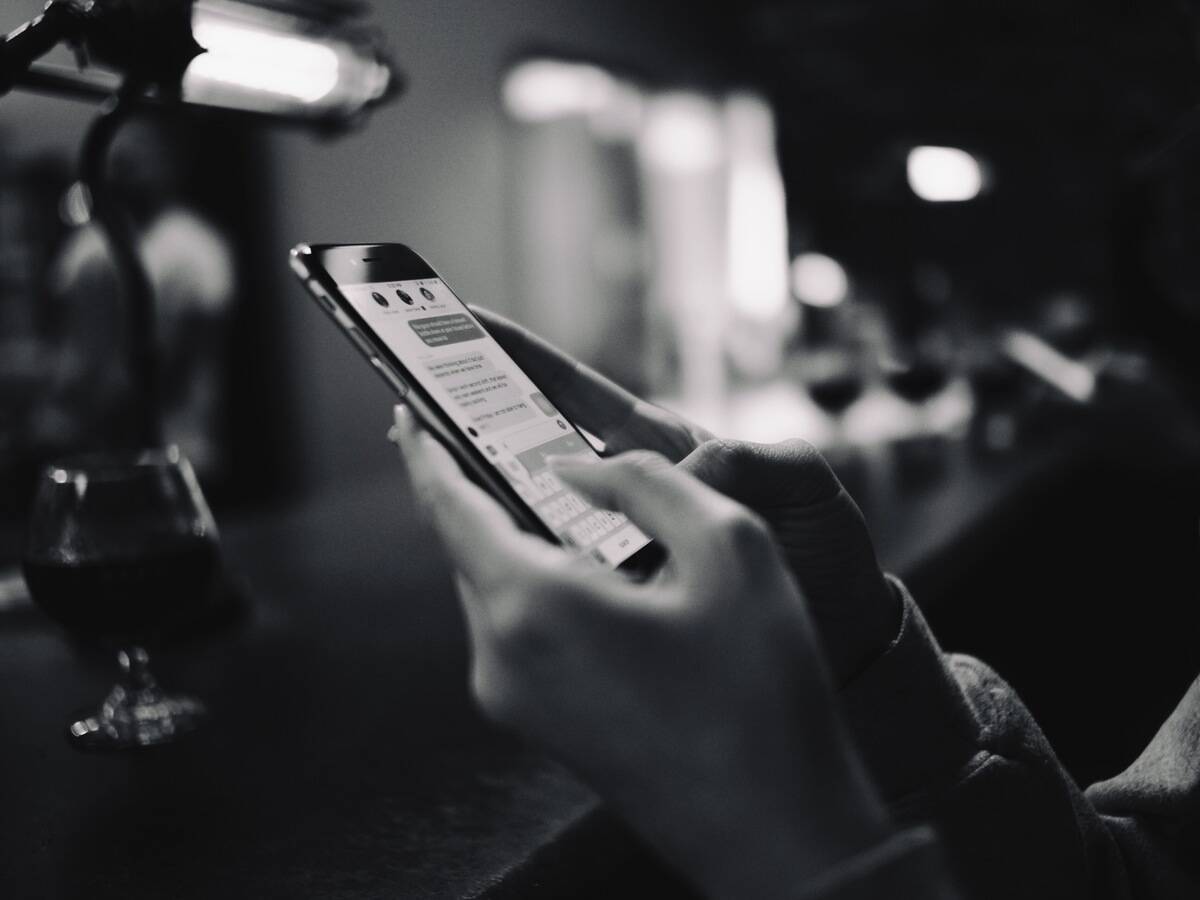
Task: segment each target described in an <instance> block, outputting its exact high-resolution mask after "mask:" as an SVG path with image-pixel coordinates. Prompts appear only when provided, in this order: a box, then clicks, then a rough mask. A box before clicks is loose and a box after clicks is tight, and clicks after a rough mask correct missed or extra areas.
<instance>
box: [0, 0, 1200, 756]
mask: <svg viewBox="0 0 1200 900" xmlns="http://www.w3.org/2000/svg"><path fill="white" fill-rule="evenodd" d="M265 5H267V6H271V7H273V8H280V7H285V8H286V7H291V8H293V9H303V10H305V11H306V12H313V11H316V12H322V11H324V12H325V13H327V14H328V13H330V12H331V11H332V12H333V13H336V12H338V11H339V10H340V11H345V9H346V8H347V6H348V5H347V4H339V3H321V2H317V0H303V2H300V0H297V2H293V3H286V2H272V3H270V4H265ZM40 6H41V3H40V2H39V0H8V2H6V3H5V4H4V6H3V9H0V30H3V31H8V30H11V29H13V28H15V27H17V26H18V25H20V24H21V23H22V22H24V21H26V20H28V19H30V18H31V17H33V16H34V15H36V13H37V12H38V10H39V8H40ZM371 9H372V14H371V17H370V20H371V22H372V23H373V24H374V25H377V26H378V28H379V30H380V32H381V34H380V40H381V42H382V45H383V46H384V47H386V48H387V52H388V53H389V55H391V56H392V58H394V59H395V60H396V61H397V62H398V64H399V66H400V67H401V68H402V69H403V71H404V72H405V73H406V76H407V78H408V81H409V84H408V88H407V92H406V94H405V95H404V96H403V97H402V98H400V100H399V101H398V102H394V103H391V104H389V105H386V106H383V107H381V108H380V109H378V110H376V111H375V112H374V113H373V114H372V115H371V117H370V118H369V119H367V120H365V121H364V122H362V123H361V127H360V128H358V129H356V130H353V131H351V132H350V133H349V134H346V135H342V136H339V137H337V138H336V139H334V138H332V137H329V138H321V137H314V136H312V135H310V134H307V133H304V132H301V131H299V130H296V129H289V128H287V127H279V128H264V127H262V126H261V125H260V124H258V123H247V122H244V121H242V120H240V119H230V118H221V117H220V116H216V115H209V114H204V115H201V114H197V113H189V112H172V113H170V114H162V115H155V116H146V117H142V118H140V119H139V120H138V121H137V122H136V123H134V124H133V125H132V126H131V127H129V128H127V129H126V130H124V131H123V132H122V133H121V135H120V137H119V138H118V139H117V143H116V146H115V148H114V151H113V164H112V173H113V174H112V179H113V183H114V186H115V188H114V189H115V190H116V191H117V192H118V193H119V195H120V197H121V198H122V202H123V203H125V204H126V205H127V207H128V209H129V211H130V213H131V215H132V217H133V220H134V223H135V229H136V232H137V236H138V246H139V252H140V253H141V255H142V258H143V260H144V261H145V264H146V266H147V268H148V270H149V272H150V275H151V280H152V282H153V284H154V286H155V288H156V295H157V304H158V317H159V336H158V344H159V355H160V364H161V366H162V370H163V376H162V377H163V402H164V413H165V427H166V436H167V438H168V439H169V440H171V441H174V442H177V443H178V444H180V445H181V446H182V447H183V449H184V452H185V453H186V454H187V455H188V456H189V457H190V458H191V459H192V461H193V462H194V463H195V465H196V467H197V470H198V471H199V474H200V478H201V481H202V483H203V484H204V486H205V490H206V492H207V493H208V494H209V496H210V498H211V499H212V501H213V503H214V507H215V508H216V510H217V513H218V517H219V518H220V517H222V516H232V517H236V516H239V515H247V514H253V513H255V512H256V511H260V510H263V509H267V508H274V507H279V506H293V505H295V504H298V503H301V502H303V501H304V500H305V499H306V498H312V497H319V496H324V495H328V494H331V493H337V492H339V491H346V490H351V489H353V488H355V487H356V486H360V485H363V484H367V483H384V482H386V481H388V480H389V479H392V478H394V477H396V472H397V469H396V461H395V458H394V451H392V450H391V448H390V447H389V445H388V444H387V442H386V441H385V440H384V432H385V430H386V428H387V425H388V420H389V418H390V405H391V398H390V396H389V394H388V392H387V390H386V389H385V387H384V386H383V385H382V384H381V383H380V382H379V380H378V379H377V377H376V376H375V375H374V374H373V373H372V372H370V371H369V369H368V367H366V366H364V365H362V363H361V362H360V360H359V359H358V358H357V356H356V355H355V354H354V353H353V352H351V350H350V348H348V347H347V346H345V343H344V339H343V338H342V337H341V336H339V335H338V334H337V333H336V330H335V329H334V328H332V327H330V325H329V323H328V322H326V321H325V318H324V316H322V315H321V314H320V313H319V311H318V310H317V309H316V308H315V306H314V305H313V304H312V302H311V301H310V300H309V299H307V297H306V295H305V294H304V292H303V291H302V289H301V288H300V287H299V285H298V284H296V283H294V280H293V278H292V277H291V275H290V273H289V272H288V269H287V266H286V255H287V251H288V249H289V248H290V247H291V246H292V245H294V244H296V243H297V242H300V241H308V242H312V243H325V242H329V243H350V242H385V241H398V242H403V243H406V244H409V245H411V246H412V247H414V248H415V249H417V250H418V251H419V252H421V253H422V254H423V255H425V256H426V257H427V258H428V259H429V260H430V261H431V262H432V263H433V265H434V266H435V267H436V268H437V269H438V270H439V271H440V272H441V274H442V275H443V276H444V277H445V278H446V279H447V281H448V282H449V283H450V284H451V286H452V287H453V288H454V289H455V290H456V291H457V292H458V293H459V294H460V295H461V296H462V297H463V298H464V299H466V300H468V301H470V302H475V303H479V304H482V305H485V306H488V307H490V308H492V309H495V310H497V311H500V312H503V313H505V314H508V315H510V316H512V317H514V318H516V319H517V320H519V321H521V322H522V323H524V324H526V325H528V326H529V327H531V328H532V329H534V330H536V331H538V332H540V333H541V334H543V335H544V336H546V337H547V338H549V339H551V340H552V341H554V342H555V343H558V344H559V345H561V346H563V347H564V348H565V349H567V350H568V351H570V352H571V353H573V354H575V355H576V356H578V357H579V358H581V359H583V360H585V361H587V362H589V363H591V364H592V365H594V366H596V367H597V368H599V369H600V370H602V371H603V372H605V373H606V374H608V375H609V376H610V377H612V378H614V379H616V380H618V381H620V382H621V383H622V384H624V385H626V386H628V387H629V388H630V389H631V390H634V391H637V392H639V393H641V394H644V395H646V396H649V397H652V398H654V399H656V400H658V401H659V402H662V403H664V404H665V405H668V406H671V407H672V408H675V409H678V410H680V411H682V412H684V413H685V414H687V415H689V416H691V417H693V418H694V419H696V420H698V421H700V422H701V423H703V424H705V425H707V426H709V427H710V428H712V429H713V430H715V431H717V432H719V433H722V434H725V435H728V436H732V437H741V438H746V439H751V440H761V441H774V440H780V439H784V438H788V437H803V438H806V439H808V440H810V441H812V442H814V443H816V444H817V445H818V446H820V447H821V448H822V449H824V450H825V451H826V452H827V453H828V455H829V457H830V459H831V460H832V461H833V462H834V464H835V466H836V467H837V468H838V470H839V472H840V473H841V474H842V475H843V477H844V479H845V481H846V482H847V484H848V485H849V486H850V487H851V489H852V491H853V492H854V493H855V495H856V496H858V497H859V498H860V501H861V503H862V505H863V507H864V509H865V510H866V512H867V515H868V519H869V521H870V523H871V525H872V528H873V530H874V531H875V533H876V536H877V538H878V540H879V542H880V547H881V553H882V554H883V556H884V558H885V561H886V562H888V563H889V565H892V566H894V567H896V568H898V569H900V570H902V571H903V572H904V573H905V574H906V575H907V576H908V577H909V578H910V580H911V581H912V582H914V586H915V587H916V588H917V589H918V596H920V597H922V602H923V603H925V604H926V605H927V607H928V608H929V610H930V616H931V618H933V619H934V620H935V625H936V626H938V627H939V628H940V629H941V630H940V631H939V633H940V634H942V635H943V640H944V642H945V643H947V645H948V646H952V647H954V648H955V649H965V650H972V651H975V652H979V653H981V654H983V655H985V657H986V658H987V659H988V660H989V661H991V662H993V664H995V665H996V666H997V668H999V669H1000V670H1001V671H1003V672H1005V674H1006V675H1007V676H1008V677H1009V678H1010V679H1011V680H1012V681H1013V682H1014V683H1015V684H1017V686H1018V687H1019V688H1020V689H1021V690H1022V691H1023V692H1025V693H1026V694H1028V695H1029V696H1030V699H1031V704H1032V705H1033V706H1034V707H1035V712H1038V713H1039V714H1040V715H1039V718H1044V720H1045V721H1046V722H1047V723H1048V724H1047V728H1048V730H1050V731H1052V732H1053V731H1054V730H1055V728H1056V725H1057V723H1060V722H1061V723H1065V724H1061V725H1057V727H1058V728H1059V735H1060V737H1061V740H1060V745H1061V747H1062V752H1063V755H1064V757H1065V758H1067V759H1068V760H1069V761H1070V762H1072V763H1074V764H1076V765H1077V770H1078V771H1080V772H1081V773H1082V774H1083V775H1085V776H1086V775H1087V774H1089V773H1090V772H1092V771H1093V770H1095V771H1102V770H1104V769H1106V767H1108V766H1109V765H1110V762H1111V760H1110V759H1108V758H1102V759H1097V758H1095V756H1094V755H1093V756H1089V755H1088V747H1089V745H1088V741H1087V734H1086V732H1085V731H1082V730H1080V729H1078V728H1074V727H1069V725H1070V723H1072V722H1075V723H1077V722H1078V721H1079V719H1081V718H1082V717H1084V716H1085V715H1087V714H1090V713H1091V712H1094V711H1095V710H1088V709H1080V708H1079V701H1078V691H1077V688H1078V681H1079V679H1080V678H1081V677H1082V676H1080V675H1075V676H1072V675H1071V674H1070V673H1064V672H1059V671H1058V670H1057V669H1056V668H1055V665H1056V664H1055V662H1054V659H1055V658H1056V657H1055V654H1054V653H1053V652H1051V653H1048V654H1042V655H1037V654H1030V653H1029V652H1028V651H1029V649H1030V648H1031V647H1035V646H1036V647H1041V648H1044V649H1046V648H1048V649H1050V650H1054V649H1055V648H1060V647H1065V646H1070V647H1076V648H1079V647H1083V648H1085V650H1086V652H1084V653H1083V657H1086V661H1089V662H1092V663H1096V664H1097V665H1099V664H1100V661H1102V660H1111V659H1112V658H1113V654H1114V653H1115V652H1117V650H1118V649H1119V650H1120V652H1121V653H1122V654H1124V658H1125V659H1126V660H1130V659H1136V660H1139V661H1140V664H1142V663H1144V671H1145V673H1146V674H1145V678H1146V679H1147V681H1153V683H1154V684H1155V685H1156V686H1158V688H1160V689H1159V690H1157V692H1156V693H1154V696H1161V697H1162V698H1163V699H1162V702H1160V703H1156V704H1151V705H1150V706H1152V707H1153V708H1148V707H1147V706H1145V705H1139V704H1137V703H1134V702H1132V701H1131V704H1130V705H1131V707H1132V706H1137V707H1138V711H1137V715H1138V718H1137V722H1136V723H1135V725H1136V727H1131V729H1130V735H1129V738H1128V741H1127V742H1122V741H1117V742H1115V743H1116V744H1117V745H1118V746H1113V745H1109V747H1110V749H1108V750H1106V751H1105V752H1106V753H1108V754H1109V755H1110V756H1112V757H1114V758H1115V757H1121V758H1123V757H1124V756H1125V755H1126V754H1127V752H1128V747H1127V746H1126V743H1128V744H1130V745H1132V744H1135V743H1137V742H1138V741H1140V740H1142V739H1143V738H1144V736H1145V735H1144V732H1145V731H1146V729H1148V728H1150V727H1151V725H1152V724H1153V722H1155V721H1157V720H1158V718H1161V714H1162V711H1163V709H1166V708H1170V706H1171V705H1173V703H1174V697H1175V694H1173V693H1172V691H1173V690H1174V689H1175V687H1178V685H1179V684H1181V683H1186V682H1185V681H1183V682H1181V679H1183V678H1184V676H1185V674H1186V673H1194V671H1195V670H1196V663H1197V660H1196V653H1195V651H1194V650H1193V651H1191V652H1190V653H1189V652H1187V651H1186V650H1185V649H1184V646H1185V645H1186V644H1189V643H1190V644H1192V646H1193V647H1200V642H1196V641H1195V636H1196V631H1195V625H1196V622H1197V618H1198V616H1197V611H1196V602H1195V601H1196V598H1197V595H1196V590H1195V589H1196V584H1195V578H1194V572H1193V570H1194V568H1195V553H1194V551H1195V546H1194V544H1195V539H1196V535H1197V527H1196V525H1197V509H1198V507H1197V505H1196V501H1197V499H1198V493H1197V490H1196V487H1197V481H1196V477H1195V476H1196V470H1195V466H1196V460H1197V459H1198V457H1197V456H1196V455H1195V452H1194V451H1195V450H1196V448H1197V447H1198V446H1200V442H1197V439H1196V425H1197V422H1196V412H1195V411H1196V410H1197V405H1196V400H1197V389H1198V388H1200V381H1198V379H1200V364H1198V362H1197V359H1198V356H1197V347H1200V343H1198V342H1197V341H1198V338H1200V264H1198V263H1197V258H1196V254H1195V252H1194V240H1195V237H1196V236H1197V235H1198V234H1200V207H1198V206H1197V204H1196V203H1194V202H1193V201H1194V200H1195V199H1200V178H1198V176H1197V174H1196V173H1197V172H1198V171H1200V167H1198V166H1197V164H1196V163H1197V160H1198V159H1200V157H1198V156H1197V152H1198V150H1200V146H1198V141H1200V138H1198V135H1200V122H1198V121H1197V119H1196V117H1195V115H1194V113H1193V112H1192V108H1193V106H1194V104H1195V95H1196V92H1197V89H1198V88H1200V71H1198V60H1197V55H1196V50H1195V47H1196V40H1197V24H1196V19H1195V18H1194V16H1193V10H1192V8H1191V6H1190V5H1189V4H1186V3H1183V2H1177V0H1154V2H1145V3H1142V4H1138V6H1137V9H1136V11H1135V10H1132V9H1130V8H1128V5H1126V4H1118V3H1108V4H1096V3H1083V2H1082V0H1070V2H1063V3H1058V4H1052V5H1048V4H1045V3H1035V2H1032V0H1017V2H1009V3H1006V4H1004V5H1003V6H1002V7H998V6H995V5H985V4H963V3H951V2H947V0H794V2H778V0H770V2H768V0H739V2H736V3H735V2H718V0H710V2H686V3H685V2H675V0H663V2H654V3H648V2H636V3H635V2H626V0H609V2H606V3H604V4H597V3H589V2H583V0H554V2H550V0H489V2H466V0H439V2H436V3H435V2H424V0H376V2H374V3H372V4H371ZM62 56H63V58H64V59H66V60H68V61H69V59H70V57H69V55H66V54H65V52H63V53H62ZM96 111H97V105H96V103H94V102H85V101H82V100H67V99H60V98H54V97H48V96H45V95H42V94H34V93H27V92H21V91H17V92H14V93H13V94H11V95H9V96H7V97H5V98H4V99H3V101H2V102H0V484H2V486H3V487H2V490H0V518H2V519H3V523H4V525H3V532H2V534H3V536H4V552H5V554H6V558H8V559H10V560H12V559H15V558H16V557H17V555H19V552H20V542H21V534H22V530H23V527H24V517H25V514H26V510H27V507H28V497H29V489H30V488H31V486H32V482H33V473H34V472H35V471H36V469H37V467H38V466H39V465H41V464H43V463H44V462H45V461H46V460H48V459H51V458H55V457H59V456H62V455H65V454H69V453H72V452H75V451H79V450H88V449H97V448H101V447H104V446H108V445H110V444H113V443H118V442H119V441H120V440H121V434H122V433H123V432H122V431H121V428H122V424H121V416H122V412H121V410H122V409H123V408H124V406H123V404H124V398H126V397H127V395H128V392H129V391H130V389H131V385H130V381H131V377H130V375H129V373H128V372H127V371H126V370H125V369H124V368H123V366H122V364H121V363H120V362H119V361H118V360H117V356H118V354H117V352H116V349H115V348H118V347H120V345H121V341H122V340H123V337H122V334H123V332H122V325H121V305H120V290H119V287H118V284H117V281H116V279H115V277H114V274H113V270H112V265H111V261H110V260H109V259H108V258H107V252H108V251H107V250H106V245H105V244H104V243H103V242H102V241H100V240H99V238H98V236H97V235H96V234H95V232H94V229H93V227H92V226H91V225H90V224H89V222H88V211H87V205H86V203H83V202H81V200H80V197H79V195H78V189H77V188H73V185H74V184H75V182H76V180H77V178H78V172H77V171H76V162H75V160H76V158H77V155H78V145H79V142H80V140H81V136H82V134H83V132H84V130H85V129H86V127H87V124H88V122H89V121H90V120H91V118H92V117H93V116H94V115H95V114H96ZM1098 560H1103V562H1098ZM1134 603H1135V604H1137V608H1138V609H1139V610H1140V615H1139V616H1137V617H1135V618H1136V621H1135V622H1133V623H1131V622H1130V617H1129V616H1128V615H1127V614H1124V613H1114V614H1112V615H1108V614H1101V613H1100V612H1099V611H1100V610H1102V609H1110V608H1111V609H1123V608H1124V607H1125V605H1127V604H1134ZM1031 623H1032V625H1031ZM1118 631H1121V632H1123V639H1122V642H1120V643H1118V642H1117V639H1116V636H1117V633H1118ZM1131 634H1136V635H1137V636H1138V638H1137V639H1133V638H1131V637H1130V635H1131ZM1140 639H1144V640H1145V644H1144V645H1141V644H1138V640H1140ZM1131 641H1132V644H1131V643H1130V642H1131ZM1131 646H1134V647H1137V646H1141V647H1143V650H1135V649H1130V647H1131ZM1151 649H1153V652H1151ZM1081 652H1082V651H1081ZM1089 671H1090V670H1089ZM1092 674H1093V675H1094V674H1095V673H1094V672H1093V673H1092ZM1188 677H1190V676H1188ZM1099 678H1100V681H1103V680H1104V676H1103V674H1101V675H1100V676H1099ZM1072 679H1074V680H1072ZM1109 687H1111V691H1109V692H1108V693H1107V694H1106V693H1105V691H1104V690H1101V689H1100V688H1097V689H1096V691H1095V696H1096V697H1097V698H1098V699H1097V700H1096V705H1097V710H1098V709H1100V707H1101V706H1102V704H1103V703H1108V702H1111V700H1112V696H1113V693H1112V691H1115V692H1117V694H1119V695H1121V696H1129V697H1131V698H1133V697H1136V696H1138V695H1139V692H1138V689H1137V685H1134V684H1130V683H1129V681H1128V680H1127V679H1124V680H1121V681H1120V682H1119V683H1118V680H1117V679H1116V676H1115V675H1114V680H1113V683H1112V685H1109ZM1180 689H1182V688H1180ZM1101 697H1107V699H1105V700H1103V701H1102V700H1101V699H1099V698H1101ZM1084 705H1085V706H1086V702H1085V704H1084ZM1073 742H1074V743H1073Z"/></svg>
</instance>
